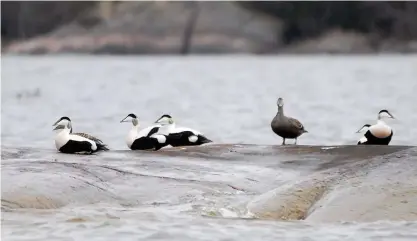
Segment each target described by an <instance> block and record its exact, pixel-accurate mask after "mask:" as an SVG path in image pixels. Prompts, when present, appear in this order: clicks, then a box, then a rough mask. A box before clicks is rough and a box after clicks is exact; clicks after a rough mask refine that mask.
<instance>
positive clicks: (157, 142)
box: [120, 113, 168, 151]
mask: <svg viewBox="0 0 417 241" xmlns="http://www.w3.org/2000/svg"><path fill="white" fill-rule="evenodd" d="M129 117H130V118H131V120H129V119H128V118H129ZM129 121H131V122H132V124H133V127H132V129H131V130H130V131H129V134H128V135H127V136H126V144H127V146H128V147H129V148H130V149H131V150H155V151H157V150H159V149H161V148H162V147H164V146H167V145H168V142H167V138H166V137H165V136H162V135H157V134H156V132H158V130H159V128H160V127H161V125H160V124H155V125H152V126H149V127H146V128H144V129H142V130H140V131H139V120H138V118H137V116H136V115H135V114H133V113H131V114H129V115H127V116H126V117H125V118H124V119H123V120H121V121H120V123H122V122H129Z"/></svg>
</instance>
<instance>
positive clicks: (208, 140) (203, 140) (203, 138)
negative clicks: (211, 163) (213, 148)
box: [199, 135, 213, 144]
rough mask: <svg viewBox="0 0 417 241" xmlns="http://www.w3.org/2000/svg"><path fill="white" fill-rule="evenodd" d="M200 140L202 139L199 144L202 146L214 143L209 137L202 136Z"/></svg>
mask: <svg viewBox="0 0 417 241" xmlns="http://www.w3.org/2000/svg"><path fill="white" fill-rule="evenodd" d="M199 139H200V141H199V142H200V143H201V144H206V143H210V142H213V141H212V140H210V139H208V138H207V137H205V136H201V135H200V138H199Z"/></svg>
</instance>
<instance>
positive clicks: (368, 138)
mask: <svg viewBox="0 0 417 241" xmlns="http://www.w3.org/2000/svg"><path fill="white" fill-rule="evenodd" d="M382 118H392V119H394V116H393V115H392V114H391V113H390V112H389V111H388V110H381V111H380V112H379V113H378V120H377V123H376V124H374V125H369V124H366V125H364V126H363V127H362V128H361V129H359V130H358V131H357V132H360V131H361V130H363V129H364V127H368V130H367V131H366V133H365V134H364V136H363V137H362V138H361V139H360V140H359V141H358V145H388V144H389V143H390V142H391V139H392V136H393V135H394V132H393V130H392V128H391V127H389V126H388V125H387V124H386V123H385V122H384V121H382Z"/></svg>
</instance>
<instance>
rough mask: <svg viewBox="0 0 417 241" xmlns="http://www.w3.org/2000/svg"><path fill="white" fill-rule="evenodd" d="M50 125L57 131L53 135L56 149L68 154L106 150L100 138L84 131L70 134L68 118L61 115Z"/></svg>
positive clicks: (70, 127) (70, 126) (70, 128)
mask: <svg viewBox="0 0 417 241" xmlns="http://www.w3.org/2000/svg"><path fill="white" fill-rule="evenodd" d="M52 126H56V127H55V128H54V131H58V133H57V134H56V137H55V146H56V148H57V149H58V151H60V152H62V153H68V154H91V153H94V152H97V151H108V150H109V149H108V148H107V145H105V144H104V143H103V142H102V141H101V140H100V139H98V138H96V137H94V136H91V135H89V134H86V133H74V134H72V133H71V132H72V125H71V120H70V118H68V117H66V116H63V117H61V118H60V119H59V120H58V121H56V122H55V123H54V124H53V125H52Z"/></svg>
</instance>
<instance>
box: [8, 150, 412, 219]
mask: <svg viewBox="0 0 417 241" xmlns="http://www.w3.org/2000/svg"><path fill="white" fill-rule="evenodd" d="M416 161H417V148H416V147H409V146H367V147H365V146H258V145H231V144H230V145H226V144H224V145H220V144H216V145H215V144H213V145H206V146H199V147H187V148H166V149H162V150H160V151H158V152H150V151H117V150H115V151H110V152H105V153H99V154H97V155H90V156H82V155H68V154H60V153H57V152H56V151H55V150H52V149H48V150H46V149H43V150H42V149H41V150H38V149H34V148H12V147H7V146H2V170H1V171H2V209H3V210H8V211H12V210H16V209H20V208H37V209H50V208H60V207H64V206H66V205H77V204H82V205H84V204H94V203H102V202H105V203H116V204H118V205H122V206H129V207H132V206H138V205H147V204H153V205H167V206H172V205H183V204H191V205H194V211H196V212H201V210H202V209H204V208H207V207H217V208H221V207H225V206H228V207H229V206H230V207H233V208H235V209H236V210H239V212H241V213H247V214H248V215H251V216H252V217H255V218H260V219H280V220H300V219H306V220H314V221H344V220H348V221H376V220H417V215H416V213H417V205H416V203H417V202H416V201H417V200H416V198H415V197H416V195H415V194H416V190H417V186H416V183H417V180H416V179H417V168H416V163H417V162H416ZM283 170H285V171H283Z"/></svg>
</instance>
